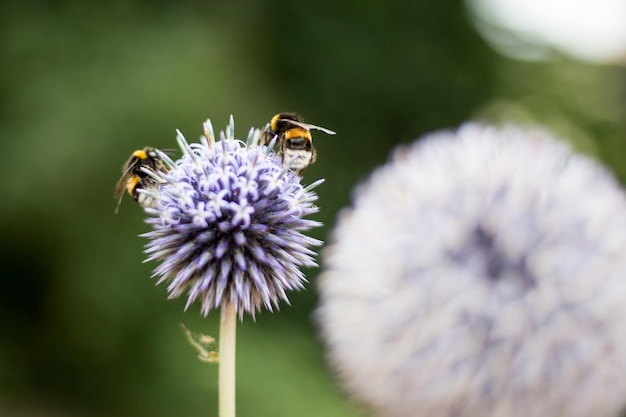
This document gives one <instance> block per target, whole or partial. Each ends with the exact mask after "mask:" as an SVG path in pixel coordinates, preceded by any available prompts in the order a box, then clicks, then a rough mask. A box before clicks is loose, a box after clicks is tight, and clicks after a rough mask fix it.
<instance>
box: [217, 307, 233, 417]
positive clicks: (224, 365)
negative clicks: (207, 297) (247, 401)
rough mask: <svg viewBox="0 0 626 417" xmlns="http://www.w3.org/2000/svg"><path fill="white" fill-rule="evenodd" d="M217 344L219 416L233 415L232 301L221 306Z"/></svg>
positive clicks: (231, 416)
mask: <svg viewBox="0 0 626 417" xmlns="http://www.w3.org/2000/svg"><path fill="white" fill-rule="evenodd" d="M221 316H222V319H221V322H220V341H219V343H220V346H219V371H218V382H219V417H235V346H236V343H237V309H236V308H235V305H234V304H232V303H228V304H227V305H224V306H223V307H222V315H221Z"/></svg>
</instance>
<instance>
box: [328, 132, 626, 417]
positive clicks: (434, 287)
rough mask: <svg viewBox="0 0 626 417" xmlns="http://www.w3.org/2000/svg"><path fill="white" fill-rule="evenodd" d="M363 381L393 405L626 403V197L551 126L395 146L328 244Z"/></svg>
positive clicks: (341, 327) (356, 391)
mask: <svg viewBox="0 0 626 417" xmlns="http://www.w3.org/2000/svg"><path fill="white" fill-rule="evenodd" d="M324 267H325V269H324V273H323V274H322V275H321V276H320V279H319V292H320V307H319V309H318V311H317V318H318V320H319V324H320V327H321V331H322V335H323V338H324V339H325V342H326V345H327V350H328V356H329V359H330V362H331V364H332V366H333V367H334V369H335V370H336V371H337V373H338V376H339V378H340V380H341V382H342V383H343V385H344V387H345V389H346V390H347V392H348V393H350V394H351V395H353V396H354V397H355V398H357V399H358V400H359V401H360V402H362V403H364V404H365V405H367V406H368V407H369V408H370V409H372V410H374V411H375V412H376V413H377V414H379V415H384V416H393V417H408V416H410V417H427V416H428V417H432V416H437V417H547V416H550V417H589V416H594V417H610V416H611V417H612V416H616V415H617V414H618V412H619V411H620V410H621V408H622V405H623V404H624V402H625V400H626V330H625V322H626V199H625V197H624V193H623V191H622V189H621V188H620V186H619V185H618V183H617V182H616V181H615V179H614V178H613V176H612V175H611V174H610V173H609V172H608V171H607V170H606V169H604V168H603V167H602V166H600V165H599V164H597V163H596V162H594V161H592V160H590V159H589V158H587V157H584V156H580V155H577V154H576V153H574V152H572V151H571V149H570V148H569V147H568V146H567V145H565V144H564V143H561V142H559V141H557V140H555V139H553V138H552V137H551V136H550V135H548V134H546V133H542V132H538V131H527V130H522V129H517V128H506V129H498V128H492V127H487V126H479V125H466V126H463V127H461V128H460V129H459V130H458V131H456V132H444V133H438V134H434V135H431V136H430V137H426V138H424V139H423V140H421V141H419V142H418V143H416V144H415V145H412V146H410V147H408V148H405V149H402V150H399V151H398V152H396V154H395V157H394V159H393V161H392V162H391V163H389V164H387V165H386V166H384V167H382V168H380V169H378V170H377V171H375V172H374V174H373V175H372V176H371V178H370V179H369V181H368V182H367V183H366V184H364V185H363V186H361V187H360V188H358V190H357V192H356V196H355V198H354V205H353V208H352V209H350V210H348V211H346V212H344V213H343V214H342V216H341V217H340V220H339V222H338V225H337V227H336V229H335V231H334V235H333V242H332V244H331V245H330V246H329V247H328V248H327V249H326V250H325V252H324Z"/></svg>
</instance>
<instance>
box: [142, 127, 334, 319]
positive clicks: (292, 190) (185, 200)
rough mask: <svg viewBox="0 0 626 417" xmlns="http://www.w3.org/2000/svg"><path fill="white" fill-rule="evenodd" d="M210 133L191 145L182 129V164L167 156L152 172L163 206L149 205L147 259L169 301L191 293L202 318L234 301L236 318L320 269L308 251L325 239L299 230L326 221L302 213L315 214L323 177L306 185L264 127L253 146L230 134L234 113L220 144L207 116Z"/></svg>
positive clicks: (254, 134) (253, 136) (272, 302)
mask: <svg viewBox="0 0 626 417" xmlns="http://www.w3.org/2000/svg"><path fill="white" fill-rule="evenodd" d="M205 131H206V132H207V134H206V136H208V140H207V138H202V139H201V143H193V144H188V143H187V142H186V140H185V138H184V137H183V136H182V134H180V132H178V138H177V140H178V142H179V145H180V148H181V150H182V152H183V155H182V157H181V159H180V160H178V161H176V162H173V161H171V160H170V159H169V158H168V157H167V155H165V154H162V155H161V157H162V158H164V160H165V161H166V163H167V165H169V170H168V172H166V173H157V174H155V175H156V176H157V177H158V178H157V179H158V180H159V181H160V182H162V185H161V186H160V187H159V192H158V195H157V196H156V197H157V198H158V203H157V206H156V208H153V209H146V212H147V213H148V214H149V215H150V217H149V218H148V219H147V223H148V224H150V225H151V226H152V228H153V230H152V231H150V232H148V233H146V234H144V235H143V236H145V237H147V238H148V239H149V243H148V244H147V245H146V253H147V254H148V259H147V260H146V261H151V260H158V261H160V265H159V266H158V267H157V268H156V269H155V270H154V274H153V276H159V277H160V278H159V281H158V283H161V282H165V281H167V282H168V287H167V290H168V292H169V295H170V298H174V297H178V296H180V295H181V294H182V293H183V292H185V291H186V292H187V306H186V307H189V305H191V304H192V303H193V302H195V301H197V300H199V301H200V302H201V304H202V307H201V311H202V313H203V314H204V315H205V316H206V315H207V314H208V313H209V311H210V310H211V309H214V308H218V307H220V306H222V305H225V304H229V303H232V304H233V305H234V306H235V308H236V310H237V312H238V314H239V317H240V318H242V317H243V313H244V312H248V313H250V314H252V315H253V316H254V314H255V312H256V311H257V310H260V308H261V306H264V307H265V308H267V309H269V310H272V308H273V307H277V305H278V302H279V300H280V299H282V300H285V301H287V302H288V299H287V295H286V291H287V290H294V289H299V288H302V287H303V283H304V282H305V281H306V279H305V277H304V274H303V273H302V272H301V270H300V267H303V266H315V265H316V264H315V262H314V260H313V255H314V254H315V253H314V252H313V251H312V250H311V249H310V247H311V246H316V245H320V244H321V242H320V241H319V240H317V239H314V238H311V237H309V236H306V235H304V234H303V233H302V232H303V231H307V230H309V229H311V228H312V227H315V226H319V225H320V223H318V222H316V221H313V220H309V219H305V218H304V216H307V215H309V214H312V213H316V212H317V211H318V208H317V207H316V206H315V205H314V204H313V202H314V201H315V200H317V196H316V195H315V194H314V193H313V192H312V191H311V190H312V189H313V188H314V187H315V186H317V185H318V184H320V183H321V182H322V181H321V180H320V181H317V182H315V183H313V184H311V185H310V186H308V187H304V186H303V185H302V184H301V183H300V180H301V178H300V177H299V176H298V175H296V174H295V173H294V172H293V171H292V170H290V169H289V168H288V167H283V166H282V163H281V158H280V157H279V156H277V155H276V154H275V153H274V152H273V151H272V150H271V149H270V147H266V146H261V145H260V144H259V143H258V137H259V132H258V130H257V131H251V132H250V135H249V137H248V142H247V143H244V142H241V141H239V140H237V139H235V138H234V134H233V131H234V126H233V122H232V119H231V123H230V125H229V126H228V127H227V130H226V132H227V133H226V135H225V134H224V133H222V134H221V140H220V141H218V142H215V141H214V139H213V138H214V136H213V133H212V127H211V125H210V121H207V123H206V124H205Z"/></svg>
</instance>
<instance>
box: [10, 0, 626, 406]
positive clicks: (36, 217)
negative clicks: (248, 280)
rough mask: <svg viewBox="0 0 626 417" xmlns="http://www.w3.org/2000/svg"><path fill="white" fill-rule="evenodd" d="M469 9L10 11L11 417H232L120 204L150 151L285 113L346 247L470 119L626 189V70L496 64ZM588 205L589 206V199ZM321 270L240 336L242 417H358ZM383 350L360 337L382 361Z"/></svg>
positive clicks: (447, 0) (393, 4)
mask: <svg viewBox="0 0 626 417" xmlns="http://www.w3.org/2000/svg"><path fill="white" fill-rule="evenodd" d="M470 16H473V14H472V13H471V12H470V11H469V9H468V5H467V4H465V3H463V2H462V1H460V0H442V1H439V2H426V1H408V0H407V1H397V0H396V1H386V2H375V1H362V0H348V1H344V2H336V1H330V0H318V1H315V2H313V1H311V2H305V1H286V0H266V1H258V2H251V1H232V2H217V1H204V2H201V1H182V2H164V1H162V2H151V1H150V2H149V1H143V2H141V1H139V2H126V1H115V0H113V1H107V2H82V1H49V2H37V1H25V2H19V3H18V2H2V4H0V59H1V61H0V62H1V64H2V66H1V68H0V138H1V139H0V140H1V143H2V147H1V150H2V155H3V158H2V160H3V169H4V172H3V175H1V176H0V187H1V188H0V189H1V190H2V198H1V199H0V200H1V201H2V203H1V204H0V329H1V330H2V332H1V334H0V416H10V417H13V416H15V417H26V416H52V417H57V416H59V417H72V416H88V417H91V416H94V417H95V416H138V417H141V416H151V417H160V416H179V417H186V416H190V417H191V416H214V415H216V412H217V405H216V400H217V396H216V394H217V386H216V380H217V368H216V367H215V366H212V365H206V364H202V363H200V362H198V361H197V359H196V357H195V353H194V351H193V350H192V348H191V347H190V346H189V345H187V343H186V341H185V339H184V337H183V335H182V333H181V331H180V329H179V328H178V323H180V322H184V323H185V324H186V325H187V327H189V328H190V329H192V330H194V331H199V332H200V331H201V332H204V333H209V334H213V335H216V336H217V330H218V323H217V320H216V319H217V316H218V314H211V315H210V316H209V318H207V319H203V318H201V317H200V314H199V308H198V306H193V307H192V308H190V310H189V311H188V312H187V313H183V307H184V301H183V300H170V301H168V300H166V291H165V288H164V287H162V286H161V287H156V286H155V285H154V283H155V282H154V280H150V279H149V277H150V274H151V269H152V268H153V267H154V266H155V265H153V264H143V263H142V260H143V258H144V256H143V254H142V249H143V245H144V243H145V241H144V240H143V239H142V238H140V237H138V234H140V233H142V232H144V231H146V230H147V226H146V225H145V224H144V223H143V214H142V212H141V210H140V209H139V207H138V206H136V205H135V203H134V202H132V201H131V199H129V198H128V197H125V199H124V201H123V203H122V207H121V210H120V212H119V213H118V214H117V215H114V208H115V201H114V200H113V198H112V192H113V186H114V184H115V183H116V181H117V180H118V178H119V176H120V169H121V165H122V164H123V162H124V161H125V160H126V158H127V157H128V155H129V154H130V152H131V151H133V150H135V149H137V148H141V147H143V146H146V145H151V146H155V147H159V148H164V149H168V148H170V149H172V148H175V146H176V145H175V143H176V142H175V140H174V137H175V133H174V132H175V129H177V128H178V129H180V130H181V131H182V132H183V133H184V134H185V135H186V137H187V138H188V139H190V140H195V139H197V138H198V137H199V136H200V134H201V131H202V122H203V121H204V120H205V119H206V118H211V119H212V121H213V124H214V126H215V128H216V130H217V129H222V128H223V127H224V126H225V125H226V123H227V121H228V117H229V115H230V114H233V115H234V116H235V125H236V133H237V134H238V135H239V136H240V137H245V136H246V135H247V132H248V129H249V128H250V127H251V126H256V127H261V126H263V125H264V124H265V123H267V122H268V121H269V119H270V118H271V116H272V115H274V114H275V113H278V112H281V111H297V112H299V113H301V114H302V115H304V116H305V119H306V121H308V122H310V123H313V124H318V125H320V126H324V127H327V128H330V129H333V130H335V131H337V133H338V134H337V135H336V136H334V137H328V136H325V135H322V134H319V133H318V134H317V135H314V137H315V139H316V140H315V144H316V147H317V148H318V152H319V158H318V162H317V163H316V164H315V165H313V166H311V167H310V168H309V170H308V171H307V172H306V175H305V182H312V181H313V180H315V179H317V178H320V177H323V178H326V183H325V184H324V185H323V186H321V187H320V188H318V194H319V196H320V200H319V205H320V206H321V213H320V214H318V215H316V216H315V218H316V219H318V220H321V221H323V222H324V224H325V227H324V228H322V229H319V230H315V231H314V232H313V235H314V236H315V237H318V238H321V239H324V240H328V238H329V231H330V229H331V227H332V225H333V223H334V221H335V217H336V215H337V212H338V211H339V210H340V209H341V207H344V206H346V205H347V204H349V201H350V195H351V189H352V188H353V187H354V185H355V184H357V183H358V182H359V181H361V180H363V179H364V178H365V177H366V175H367V173H368V172H370V171H371V170H372V169H373V168H374V167H375V166H377V165H379V164H381V163H383V162H384V161H385V160H386V159H387V157H388V155H389V152H390V151H391V149H392V148H393V147H395V146H396V145H398V144H399V143H402V142H409V141H411V140H413V139H415V138H417V137H419V136H420V135H422V134H423V133H425V132H428V131H431V130H434V129H441V128H449V127H455V126H458V125H459V124H460V123H462V122H463V121H466V120H470V119H482V120H491V121H497V122H505V121H515V122H519V123H541V124H544V125H546V126H549V127H550V128H552V129H553V130H554V131H555V132H557V133H558V134H560V135H562V136H565V137H567V138H569V139H570V140H571V141H572V143H573V144H574V146H576V147H577V148H578V149H580V150H581V151H583V152H586V153H588V154H590V155H593V156H595V157H597V158H599V159H601V160H603V161H604V162H605V163H606V164H607V165H608V166H609V167H610V168H611V169H612V170H613V171H614V172H616V174H617V176H618V177H619V179H620V180H621V181H622V182H623V181H624V180H626V161H625V160H624V155H626V144H625V142H624V138H625V137H626V117H624V116H626V112H625V105H626V95H625V93H626V89H625V88H624V87H625V80H626V78H625V75H626V73H625V71H624V67H623V66H620V65H617V64H613V65H608V64H604V65H601V64H597V63H596V64H590V63H584V62H579V61H575V60H573V59H571V58H568V57H567V56H566V55H564V54H561V53H559V52H558V51H551V54H550V58H549V59H545V60H542V61H521V60H515V59H512V58H507V57H505V56H503V55H500V54H498V53H497V52H495V51H494V50H493V49H492V48H491V47H490V46H488V44H487V43H486V41H484V40H483V39H482V38H481V37H480V35H479V34H478V31H477V30H476V29H475V27H474V25H473V24H472V21H471V19H470ZM581 198H584V196H581ZM317 273H318V271H317V270H310V271H308V272H307V276H308V277H309V279H310V281H311V282H310V284H309V286H308V290H307V291H306V292H300V293H293V294H291V301H292V304H291V305H283V306H282V308H281V311H279V312H275V313H268V312H263V313H262V314H260V315H258V316H257V320H256V322H255V321H253V320H251V319H250V318H246V319H245V321H244V323H243V324H242V325H240V326H239V328H238V342H239V343H238V374H237V378H238V379H237V383H238V393H237V395H238V416H240V417H246V416H275V417H280V416H305V417H307V416H311V417H318V416H319V417H322V416H324V417H328V416H330V417H332V416H361V415H363V414H362V413H361V412H360V411H359V409H358V408H357V407H356V406H355V405H352V404H350V402H348V401H347V400H346V399H345V398H343V397H342V395H341V392H340V390H339V389H338V388H337V387H336V385H335V383H334V381H333V378H332V375H331V374H330V372H328V370H327V368H326V366H325V361H324V355H323V351H322V345H321V343H320V342H319V339H318V337H317V335H316V331H315V324H314V320H313V317H312V313H313V311H314V309H315V303H316V294H315V289H314V287H315V280H316V275H317ZM367 338H368V335H363V343H367Z"/></svg>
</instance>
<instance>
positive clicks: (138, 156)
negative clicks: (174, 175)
mask: <svg viewBox="0 0 626 417" xmlns="http://www.w3.org/2000/svg"><path fill="white" fill-rule="evenodd" d="M142 167H145V168H147V169H149V170H151V171H153V172H157V171H161V172H167V168H166V167H165V165H164V164H163V160H162V159H161V157H160V156H159V154H158V152H157V150H156V149H154V148H150V147H145V148H143V149H139V150H136V151H135V152H133V153H132V155H131V156H130V158H128V161H126V163H125V164H124V166H123V167H122V177H121V178H120V179H119V180H118V181H117V184H115V190H114V191H113V198H115V199H116V200H117V207H116V208H115V212H116V213H117V211H118V210H119V207H120V203H121V202H122V197H124V190H126V191H127V192H128V194H129V195H130V196H131V197H132V198H133V199H134V200H135V201H136V202H137V203H139V205H141V206H142V207H144V208H145V207H154V205H155V204H156V200H155V199H154V198H153V197H151V196H149V195H147V194H144V193H140V192H139V190H147V191H151V192H152V193H155V192H156V191H157V185H158V182H157V180H156V179H154V178H153V177H152V176H150V175H149V174H147V173H146V172H144V171H143V170H142V169H141V168H142Z"/></svg>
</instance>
